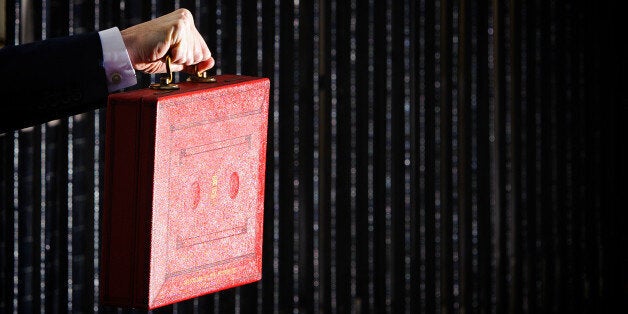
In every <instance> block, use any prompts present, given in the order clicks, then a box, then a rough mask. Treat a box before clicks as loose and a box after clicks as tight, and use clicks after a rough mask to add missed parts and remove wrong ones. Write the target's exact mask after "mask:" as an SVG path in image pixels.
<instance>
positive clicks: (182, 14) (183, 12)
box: [177, 8, 192, 21]
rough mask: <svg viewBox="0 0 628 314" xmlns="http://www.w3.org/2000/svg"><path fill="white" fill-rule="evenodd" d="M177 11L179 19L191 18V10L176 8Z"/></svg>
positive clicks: (186, 19)
mask: <svg viewBox="0 0 628 314" xmlns="http://www.w3.org/2000/svg"><path fill="white" fill-rule="evenodd" d="M177 13H178V14H179V19H181V20H184V21H188V20H191V19H192V12H190V10H188V9H186V8H181V9H179V10H177Z"/></svg>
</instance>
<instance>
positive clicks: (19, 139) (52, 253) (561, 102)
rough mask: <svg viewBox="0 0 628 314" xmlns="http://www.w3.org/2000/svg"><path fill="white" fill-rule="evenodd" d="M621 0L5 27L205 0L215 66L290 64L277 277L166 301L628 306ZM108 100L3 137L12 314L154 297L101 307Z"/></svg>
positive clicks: (24, 7)
mask: <svg viewBox="0 0 628 314" xmlns="http://www.w3.org/2000/svg"><path fill="white" fill-rule="evenodd" d="M617 3H620V1H608V2H606V1H584V0H580V1H562V0H560V1H559V0H549V1H546V0H531V1H524V0H510V1H499V0H494V1H488V0H470V1H465V0H436V1H429V0H416V1H412V0H404V1H401V0H400V1H393V0H388V1H375V0H369V1H358V0H351V1H339V0H320V1H312V0H294V1H283V0H275V1H274V2H273V1H261V0H257V1H245V0H234V1H200V0H197V1H191V0H188V1H186V0H179V1H157V0H153V1H146V0H145V1H105V0H100V1H94V2H90V1H81V0H71V1H70V0H48V1H34V0H33V1H28V0H25V1H15V0H6V1H5V7H4V8H1V10H2V11H0V14H4V15H5V17H6V19H5V21H6V25H5V26H6V34H0V35H4V40H5V45H13V44H19V43H24V42H29V41H33V40H40V39H44V38H50V37H56V36H66V35H71V34H78V33H84V32H90V31H94V30H102V29H106V28H108V27H112V26H119V27H120V28H121V29H122V28H124V27H126V26H129V25H133V24H136V23H139V22H142V21H146V20H149V19H150V18H153V17H156V16H159V15H162V14H165V13H168V12H170V11H172V10H173V9H174V8H175V7H186V8H188V9H190V11H192V13H193V14H194V17H195V21H196V25H197V27H198V28H199V29H200V31H201V33H202V34H203V36H204V37H205V39H206V41H207V43H208V45H209V46H210V49H211V50H212V52H213V54H214V56H215V58H216V60H217V65H216V68H215V69H214V70H213V73H214V74H216V73H217V74H220V73H239V74H247V75H255V76H265V77H268V78H270V79H271V82H272V86H271V100H270V105H271V112H270V121H269V122H270V123H269V133H268V134H269V142H268V164H267V176H266V180H267V181H266V182H267V183H266V202H265V205H266V206H265V217H264V219H265V223H264V263H263V279H262V281H261V282H258V283H254V284H250V285H247V286H243V287H240V288H236V289H231V290H228V291H223V292H220V293H216V294H214V295H209V296H204V297H201V298H197V299H194V300H190V301H186V302H182V303H179V304H176V305H173V306H168V307H165V308H163V309H160V310H156V311H153V312H159V313H175V312H176V313H190V312H193V311H195V312H198V313H211V312H215V313H229V312H241V313H249V312H264V313H267V312H268V313H271V312H279V313H290V312H304V313H309V312H314V313H352V312H355V313H357V312H374V313H384V312H390V313H403V312H406V313H419V312H425V313H452V312H460V313H469V312H481V313H489V312H491V313H542V312H553V313H578V312H584V313H606V312H611V309H618V311H619V312H624V311H626V310H628V307H627V303H628V273H627V270H628V268H627V266H626V265H628V253H627V250H628V237H627V235H628V232H626V227H625V222H626V221H627V219H626V218H627V216H628V214H627V213H626V210H627V206H626V201H627V196H626V195H627V194H628V193H627V192H628V191H626V184H625V181H626V174H627V172H626V162H625V161H626V160H627V157H628V156H627V154H626V147H627V144H628V143H627V140H626V135H627V133H626V127H625V126H624V124H625V123H624V120H625V117H626V116H627V114H628V112H627V111H628V110H627V106H626V104H627V101H626V93H625V90H626V88H625V86H626V83H627V80H626V73H627V70H628V62H627V57H626V55H627V53H628V50H627V49H626V33H625V30H626V26H625V25H624V19H625V14H623V13H622V12H621V11H620V10H619V4H617ZM68 66H71V65H68ZM0 75H11V74H10V73H0ZM179 79H184V78H183V75H182V76H181V77H180V78H179ZM152 80H155V78H154V77H150V76H147V75H141V77H140V83H139V84H138V86H137V87H138V88H140V87H146V86H147V85H148V83H149V82H150V81H152ZM35 83H36V82H34V84H35ZM2 88H3V87H0V90H1V89H2ZM0 99H2V98H1V95H0ZM5 101H7V100H0V105H1V103H3V102H5ZM103 106H104V104H103ZM105 114H106V113H105V111H104V110H97V111H95V112H88V113H85V114H81V115H78V116H74V117H70V118H68V119H62V120H58V121H53V122H49V123H46V124H43V125H37V126H34V127H32V128H27V129H23V130H20V131H16V132H13V133H9V134H5V135H4V136H0V152H1V153H0V163H1V164H2V166H1V170H2V171H1V173H0V185H1V189H0V193H1V194H0V202H1V203H0V219H1V221H0V254H1V255H0V312H1V313H12V312H14V311H18V312H20V313H35V312H40V309H42V310H45V312H49V313H56V312H66V311H72V312H95V311H98V312H105V313H110V312H114V313H115V312H123V313H126V312H141V311H130V310H121V309H114V308H104V307H101V306H99V305H98V302H97V299H98V297H97V296H98V276H97V274H98V269H99V263H98V252H99V250H100V247H99V243H100V241H99V236H100V233H99V230H100V229H99V226H100V221H101V215H102V210H101V209H102V197H101V195H102V194H101V192H102V186H103V184H102V179H103V176H102V173H103V160H104V159H103V150H104V146H103V139H104V117H105ZM615 306H618V307H615ZM615 311H617V310H615Z"/></svg>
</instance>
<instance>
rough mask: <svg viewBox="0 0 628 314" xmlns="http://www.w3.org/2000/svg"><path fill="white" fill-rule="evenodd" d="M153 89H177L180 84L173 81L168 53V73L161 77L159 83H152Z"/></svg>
mask: <svg viewBox="0 0 628 314" xmlns="http://www.w3.org/2000/svg"><path fill="white" fill-rule="evenodd" d="M150 88H151V89H159V90H177V89H179V85H177V84H173V83H172V71H171V70H170V56H169V55H166V75H165V76H162V77H160V78H159V83H153V84H150Z"/></svg>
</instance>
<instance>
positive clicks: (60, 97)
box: [0, 33, 108, 134]
mask: <svg viewBox="0 0 628 314" xmlns="http://www.w3.org/2000/svg"><path fill="white" fill-rule="evenodd" d="M0 90H1V91H2V92H1V93H0V134H1V133H4V132H7V131H11V130H15V129H19V128H23V127H28V126H32V125H36V124H40V123H44V122H46V121H50V120H54V119H58V118H62V117H67V116H70V115H73V114H77V113H81V112H86V111H89V110H92V109H95V108H98V107H102V106H104V105H105V104H106V101H107V95H108V92H107V83H106V78H105V70H104V68H103V56H102V48H101V44H100V37H99V36H98V33H90V34H84V35H77V36H71V37H64V38H54V39H49V40H44V41H41V42H36V43H31V44H25V45H20V46H13V47H5V48H2V49H0Z"/></svg>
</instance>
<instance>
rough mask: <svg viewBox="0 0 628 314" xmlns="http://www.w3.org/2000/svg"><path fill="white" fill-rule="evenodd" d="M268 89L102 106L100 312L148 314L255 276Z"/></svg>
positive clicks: (234, 79)
mask: <svg viewBox="0 0 628 314" xmlns="http://www.w3.org/2000/svg"><path fill="white" fill-rule="evenodd" d="M269 85H270V83H269V81H268V79H266V78H254V77H246V76H236V75H222V76H217V77H216V79H215V81H214V82H211V83H202V82H183V83H180V84H179V88H180V89H178V90H168V89H166V90H155V89H144V90H137V91H131V92H126V93H120V94H113V95H111V96H110V97H109V103H108V105H107V128H106V143H105V186H104V212H103V230H102V257H101V275H100V302H101V303H102V304H103V305H113V306H121V307H136V308H147V309H154V308H156V307H160V306H163V305H167V304H171V303H174V302H178V301H181V300H185V299H189V298H193V297H197V296H200V295H204V294H207V293H212V292H215V291H219V290H223V289H227V288H231V287H234V286H239V285H243V284H246V283H250V282H253V281H257V280H260V279H261V275H262V273H261V267H262V219H263V216H264V215H263V206H264V174H265V161H266V133H267V118H268V93H269Z"/></svg>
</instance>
